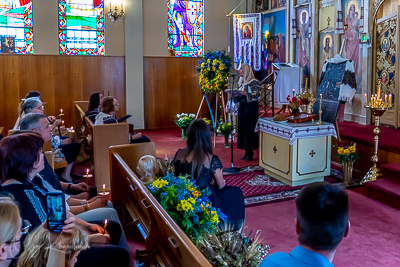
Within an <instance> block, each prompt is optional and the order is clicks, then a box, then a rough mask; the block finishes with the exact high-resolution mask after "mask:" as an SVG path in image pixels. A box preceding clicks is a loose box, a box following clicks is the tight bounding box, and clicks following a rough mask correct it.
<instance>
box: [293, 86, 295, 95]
mask: <svg viewBox="0 0 400 267" xmlns="http://www.w3.org/2000/svg"><path fill="white" fill-rule="evenodd" d="M294 92H295V90H294V88H293V96H294Z"/></svg>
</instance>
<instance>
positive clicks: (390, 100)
mask: <svg viewBox="0 0 400 267" xmlns="http://www.w3.org/2000/svg"><path fill="white" fill-rule="evenodd" d="M389 104H390V105H391V104H392V94H389Z"/></svg>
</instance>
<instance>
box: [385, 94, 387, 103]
mask: <svg viewBox="0 0 400 267" xmlns="http://www.w3.org/2000/svg"><path fill="white" fill-rule="evenodd" d="M385 104H386V105H387V94H385Z"/></svg>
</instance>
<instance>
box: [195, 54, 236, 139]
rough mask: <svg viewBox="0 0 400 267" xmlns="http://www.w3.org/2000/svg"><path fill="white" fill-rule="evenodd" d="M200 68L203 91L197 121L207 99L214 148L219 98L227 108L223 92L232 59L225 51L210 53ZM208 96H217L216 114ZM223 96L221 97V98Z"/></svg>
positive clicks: (201, 62)
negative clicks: (212, 128) (212, 129)
mask: <svg viewBox="0 0 400 267" xmlns="http://www.w3.org/2000/svg"><path fill="white" fill-rule="evenodd" d="M199 64H200V66H198V67H196V70H197V72H198V73H199V85H200V88H201V90H202V91H203V98H202V99H201V102H200V105H199V109H198V110H197V114H196V119H197V118H198V116H199V113H200V110H201V107H202V105H203V102H204V99H206V102H207V106H208V110H209V111H210V114H211V121H212V124H213V127H214V147H215V142H216V137H217V120H216V119H217V116H218V98H219V97H221V98H222V105H223V107H225V99H224V94H223V93H222V92H221V91H222V90H223V89H224V88H225V86H226V84H227V80H228V79H227V78H228V76H229V69H230V68H231V58H230V56H228V55H226V54H225V51H216V52H208V53H207V54H205V55H204V57H203V58H202V60H200V61H199ZM207 94H215V113H214V115H213V112H212V108H211V105H210V102H209V101H208V98H207ZM219 94H221V96H219ZM223 114H224V119H225V120H226V113H225V110H224V111H223Z"/></svg>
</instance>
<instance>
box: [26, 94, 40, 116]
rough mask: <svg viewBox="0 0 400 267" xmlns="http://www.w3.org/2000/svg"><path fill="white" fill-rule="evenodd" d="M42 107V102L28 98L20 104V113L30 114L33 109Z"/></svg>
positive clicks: (36, 98)
mask: <svg viewBox="0 0 400 267" xmlns="http://www.w3.org/2000/svg"><path fill="white" fill-rule="evenodd" d="M42 105H43V103H42V101H41V100H40V99H39V98H38V97H30V98H28V99H25V101H24V103H23V104H22V111H23V112H24V113H25V114H28V113H31V112H32V111H33V110H34V109H36V108H38V107H41V106H42Z"/></svg>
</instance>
